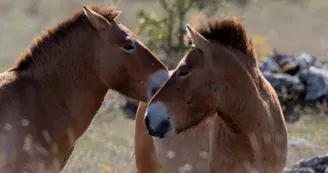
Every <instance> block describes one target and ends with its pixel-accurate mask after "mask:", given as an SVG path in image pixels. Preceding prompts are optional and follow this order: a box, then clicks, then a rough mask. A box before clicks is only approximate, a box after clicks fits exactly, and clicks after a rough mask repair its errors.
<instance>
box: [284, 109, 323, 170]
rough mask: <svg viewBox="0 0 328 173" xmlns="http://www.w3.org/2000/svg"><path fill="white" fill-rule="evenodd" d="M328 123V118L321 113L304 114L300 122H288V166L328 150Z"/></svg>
mask: <svg viewBox="0 0 328 173" xmlns="http://www.w3.org/2000/svg"><path fill="white" fill-rule="evenodd" d="M327 124H328V118H327V117H326V116H319V115H304V116H302V117H301V119H300V120H299V121H298V122H296V123H294V124H288V137H289V149H288V161H287V166H288V167H291V166H292V165H293V164H295V163H296V162H297V161H298V160H300V159H304V158H309V157H313V156H318V155H323V154H325V153H326V152H328V139H327V138H326V136H327V135H328V126H327Z"/></svg>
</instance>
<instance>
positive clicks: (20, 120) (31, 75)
mask: <svg viewBox="0 0 328 173" xmlns="http://www.w3.org/2000/svg"><path fill="white" fill-rule="evenodd" d="M119 14H120V11H118V10H116V9H114V8H113V7H106V6H105V7H100V6H90V7H89V8H87V7H85V6H84V7H83V10H81V11H79V12H76V13H75V14H74V15H73V16H71V17H70V18H68V19H66V20H65V21H63V22H61V23H60V24H58V25H57V26H56V27H54V28H52V29H49V30H47V32H46V33H45V34H44V35H43V36H41V37H40V38H39V39H37V40H36V41H35V43H34V44H33V45H32V46H31V47H30V48H29V51H28V52H27V53H25V54H24V55H22V57H20V59H19V60H18V62H17V63H16V65H15V66H14V67H12V68H11V69H9V70H7V71H6V72H4V73H2V74H0V127H1V130H0V172H3V173H7V172H10V173H21V172H25V171H26V172H41V173H45V172H47V173H48V172H59V171H60V170H61V169H62V168H63V166H64V165H65V163H66V162H67V160H68V158H69V157H70V155H71V153H72V151H73V149H74V145H75V141H76V140H77V139H78V138H79V137H80V136H81V135H82V134H83V133H84V132H85V130H86V129H87V128H88V126H89V124H90V122H91V121H92V119H93V117H94V115H95V114H96V112H97V110H98V108H99V107H100V105H101V103H102V100H103V98H104V96H105V94H106V92H107V90H108V89H114V90H116V91H118V92H120V93H122V94H125V95H127V96H129V97H132V98H135V99H138V100H142V101H146V100H147V99H148V98H150V97H151V96H152V95H153V94H152V93H154V92H156V90H157V89H158V88H159V87H160V86H161V85H162V84H163V83H164V82H165V81H166V79H167V78H168V73H167V69H166V67H165V66H164V65H163V64H162V63H161V62H160V61H159V60H158V59H156V57H155V56H154V55H153V54H152V53H151V52H150V50H148V49H147V48H146V47H145V46H144V45H143V44H142V43H140V41H138V39H137V37H136V36H135V35H134V34H133V33H132V32H131V31H130V30H129V29H127V28H126V27H125V26H124V25H122V24H120V23H119V22H116V21H115V18H116V17H117V16H118V15H119Z"/></svg>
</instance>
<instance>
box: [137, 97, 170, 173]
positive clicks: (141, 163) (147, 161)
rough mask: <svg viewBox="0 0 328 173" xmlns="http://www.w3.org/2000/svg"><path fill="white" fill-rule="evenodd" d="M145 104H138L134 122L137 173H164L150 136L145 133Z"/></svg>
mask: <svg viewBox="0 0 328 173" xmlns="http://www.w3.org/2000/svg"><path fill="white" fill-rule="evenodd" d="M146 108H147V104H146V103H143V102H140V104H139V107H138V110H137V114H136V121H135V137H134V153H135V159H136V167H137V172H138V173H165V171H164V169H163V168H162V166H161V164H160V162H159V160H158V159H157V157H156V153H155V148H154V144H153V140H152V138H151V136H150V135H149V134H148V133H147V129H146V127H145V123H144V118H143V117H144V113H145V111H146Z"/></svg>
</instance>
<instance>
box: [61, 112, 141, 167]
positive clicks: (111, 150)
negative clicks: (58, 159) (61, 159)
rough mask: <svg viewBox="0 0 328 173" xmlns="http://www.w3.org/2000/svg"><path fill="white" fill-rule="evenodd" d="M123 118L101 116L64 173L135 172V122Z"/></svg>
mask: <svg viewBox="0 0 328 173" xmlns="http://www.w3.org/2000/svg"><path fill="white" fill-rule="evenodd" d="M123 114H124V113H123V112H122V111H121V110H115V111H113V112H110V113H107V114H103V115H97V116H96V118H95V119H94V121H93V122H92V123H91V126H90V127H89V129H88V130H87V132H86V133H85V134H84V135H83V136H82V137H81V138H80V139H79V140H78V142H77V144H76V148H75V150H74V152H73V154H72V156H71V158H70V160H69V161H68V163H67V165H66V167H65V168H64V170H63V171H62V172H63V173H74V172H108V173H109V172H110V171H112V172H113V173H114V172H115V171H114V170H117V171H119V172H120V173H123V172H127V173H130V172H133V171H134V169H135V166H134V151H133V136H134V121H133V120H129V119H126V118H125V116H124V115H123Z"/></svg>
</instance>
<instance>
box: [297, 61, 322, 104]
mask: <svg viewBox="0 0 328 173" xmlns="http://www.w3.org/2000/svg"><path fill="white" fill-rule="evenodd" d="M300 79H301V80H302V81H305V82H306V95H305V98H304V99H305V101H312V100H316V99H318V98H320V97H322V96H326V95H327V94H328V71H327V70H325V69H319V68H317V67H310V68H309V69H308V70H303V71H302V72H301V73H300Z"/></svg>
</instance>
